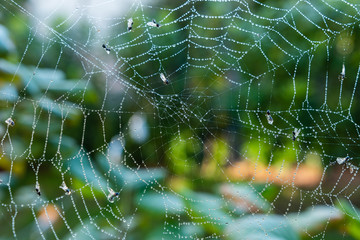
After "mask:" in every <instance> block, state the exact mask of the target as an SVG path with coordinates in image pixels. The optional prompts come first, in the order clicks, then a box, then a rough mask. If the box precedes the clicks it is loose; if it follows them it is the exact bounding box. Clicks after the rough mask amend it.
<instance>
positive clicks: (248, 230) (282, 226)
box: [225, 214, 300, 240]
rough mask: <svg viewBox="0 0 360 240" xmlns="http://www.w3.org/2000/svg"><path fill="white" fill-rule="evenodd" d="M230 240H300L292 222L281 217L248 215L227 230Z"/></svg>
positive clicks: (230, 225) (233, 223) (231, 224)
mask: <svg viewBox="0 0 360 240" xmlns="http://www.w3.org/2000/svg"><path fill="white" fill-rule="evenodd" d="M225 235H227V236H228V238H227V239H229V240H239V239H251V240H262V239H271V240H297V239H300V238H299V235H298V234H297V233H296V231H295V230H294V228H293V227H292V226H291V224H290V222H289V221H288V220H287V219H286V218H285V217H283V216H280V215H264V214H256V215H248V216H245V217H243V218H240V219H238V220H236V221H234V222H232V223H230V224H229V226H228V227H227V228H226V229H225Z"/></svg>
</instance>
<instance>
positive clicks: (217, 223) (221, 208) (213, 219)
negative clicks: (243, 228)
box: [184, 192, 232, 232]
mask: <svg viewBox="0 0 360 240" xmlns="http://www.w3.org/2000/svg"><path fill="white" fill-rule="evenodd" d="M184 195H185V196H186V204H187V205H188V206H189V208H190V209H192V211H191V212H192V214H193V216H194V217H195V218H194V222H200V223H203V224H205V225H207V228H208V230H209V231H211V232H221V231H222V230H223V228H224V226H225V225H226V224H228V223H229V222H230V221H232V217H231V216H230V215H228V214H227V213H226V211H227V206H226V203H225V201H224V199H223V198H221V197H218V196H216V195H212V194H209V193H195V192H186V193H185V194H184Z"/></svg>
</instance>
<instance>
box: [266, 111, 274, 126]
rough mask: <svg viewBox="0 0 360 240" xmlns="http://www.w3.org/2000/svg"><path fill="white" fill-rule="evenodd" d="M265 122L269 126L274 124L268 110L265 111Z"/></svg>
mask: <svg viewBox="0 0 360 240" xmlns="http://www.w3.org/2000/svg"><path fill="white" fill-rule="evenodd" d="M265 116H266V120H267V122H268V123H269V124H270V125H272V124H273V123H274V120H273V118H272V117H271V114H270V110H267V111H266V115H265Z"/></svg>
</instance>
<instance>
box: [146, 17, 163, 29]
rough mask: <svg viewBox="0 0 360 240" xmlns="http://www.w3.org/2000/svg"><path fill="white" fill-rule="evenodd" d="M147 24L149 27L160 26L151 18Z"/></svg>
mask: <svg viewBox="0 0 360 240" xmlns="http://www.w3.org/2000/svg"><path fill="white" fill-rule="evenodd" d="M147 25H148V26H150V27H160V24H159V23H157V22H156V21H155V19H153V20H152V21H151V22H148V23H147Z"/></svg>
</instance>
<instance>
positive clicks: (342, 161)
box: [336, 156, 359, 173]
mask: <svg viewBox="0 0 360 240" xmlns="http://www.w3.org/2000/svg"><path fill="white" fill-rule="evenodd" d="M350 161H351V158H350V157H349V156H346V157H338V158H336V162H337V163H338V164H339V165H342V164H345V165H346V167H348V168H349V169H350V173H353V172H354V170H358V169H359V168H358V167H357V166H355V165H353V164H352V163H350Z"/></svg>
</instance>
